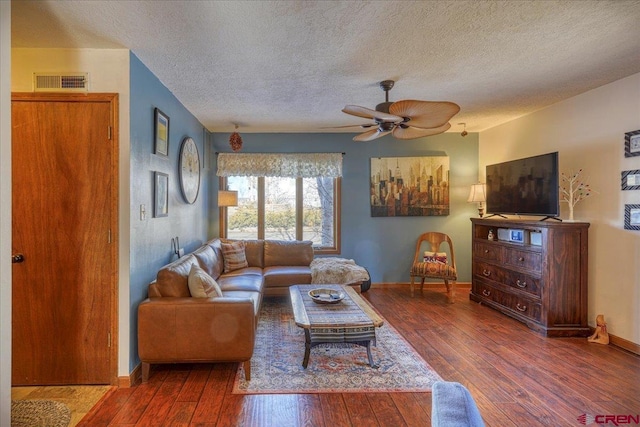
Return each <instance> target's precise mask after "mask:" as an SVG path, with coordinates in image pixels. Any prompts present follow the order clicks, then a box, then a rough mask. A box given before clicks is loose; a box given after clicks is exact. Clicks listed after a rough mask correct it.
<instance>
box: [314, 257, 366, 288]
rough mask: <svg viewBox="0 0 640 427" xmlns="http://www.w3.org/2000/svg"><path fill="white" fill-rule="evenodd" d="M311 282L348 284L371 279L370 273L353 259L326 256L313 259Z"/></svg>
mask: <svg viewBox="0 0 640 427" xmlns="http://www.w3.org/2000/svg"><path fill="white" fill-rule="evenodd" d="M310 267H311V283H323V284H337V285H346V284H352V283H360V282H365V281H367V280H369V273H367V270H366V269H365V268H364V267H361V266H359V265H358V264H356V262H355V261H354V260H352V259H346V258H336V257H326V258H315V259H314V260H313V261H311V265H310Z"/></svg>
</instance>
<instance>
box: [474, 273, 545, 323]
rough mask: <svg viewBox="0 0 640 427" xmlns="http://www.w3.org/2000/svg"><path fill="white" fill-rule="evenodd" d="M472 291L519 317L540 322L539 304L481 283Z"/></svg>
mask: <svg viewBox="0 0 640 427" xmlns="http://www.w3.org/2000/svg"><path fill="white" fill-rule="evenodd" d="M474 291H475V292H477V294H478V296H479V297H482V298H483V299H487V300H490V301H493V302H495V303H498V304H500V305H501V306H503V307H506V308H508V309H510V310H511V311H513V312H515V313H518V314H519V315H522V316H525V317H527V318H529V319H532V320H535V321H536V322H539V321H540V317H541V316H540V313H541V311H542V310H541V304H540V303H539V302H536V301H533V300H530V299H528V298H524V297H521V296H519V295H514V294H510V293H508V292H503V291H501V290H500V289H497V288H494V287H493V286H490V285H488V284H486V283H481V282H479V283H476V284H475V289H474Z"/></svg>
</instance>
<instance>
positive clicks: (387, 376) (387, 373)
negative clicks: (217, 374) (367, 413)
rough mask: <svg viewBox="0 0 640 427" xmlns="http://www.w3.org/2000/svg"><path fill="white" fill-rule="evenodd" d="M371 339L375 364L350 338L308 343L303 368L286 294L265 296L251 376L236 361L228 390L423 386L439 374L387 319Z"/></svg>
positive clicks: (365, 389) (362, 389)
mask: <svg viewBox="0 0 640 427" xmlns="http://www.w3.org/2000/svg"><path fill="white" fill-rule="evenodd" d="M376 341H377V345H376V346H375V347H373V346H372V351H371V352H372V354H373V358H374V361H375V363H377V364H378V368H377V369H374V368H371V367H370V366H369V364H368V359H367V349H366V348H365V347H361V346H357V345H353V344H323V345H319V346H316V347H313V348H312V349H311V356H310V357H309V366H308V367H307V369H304V368H303V367H302V359H303V356H304V331H303V330H302V328H299V327H297V326H296V324H295V322H294V321H293V315H292V313H291V306H290V303H289V301H288V299H287V298H271V297H269V298H265V299H264V301H263V304H262V310H261V313H260V319H259V321H258V332H257V337H256V347H255V350H254V353H253V358H252V359H251V381H245V379H244V373H243V372H242V367H241V366H240V367H239V368H238V372H237V373H236V378H235V383H234V386H233V393H236V394H275V393H348V392H357V393H363V392H367V393H371V392H429V391H431V385H432V384H433V382H434V381H437V380H441V378H440V376H439V375H438V374H437V373H436V372H435V371H434V370H433V368H431V367H430V366H429V364H428V363H427V362H425V361H424V360H423V359H422V358H421V357H420V355H419V354H418V353H417V352H416V351H415V350H414V349H413V347H411V345H410V344H409V343H408V342H407V341H405V339H404V338H402V336H401V335H400V334H399V333H398V331H396V330H395V329H394V328H393V327H392V326H391V325H390V324H389V323H388V322H387V321H385V323H384V325H383V326H382V327H380V328H377V329H376Z"/></svg>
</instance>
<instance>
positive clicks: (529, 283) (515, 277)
mask: <svg viewBox="0 0 640 427" xmlns="http://www.w3.org/2000/svg"><path fill="white" fill-rule="evenodd" d="M473 274H474V275H475V276H476V277H479V278H481V279H483V280H492V281H494V282H498V283H502V284H504V285H507V286H509V287H512V288H514V289H519V290H521V291H523V292H527V293H530V294H531V295H532V296H535V297H538V298H539V297H541V296H542V291H541V288H542V279H538V278H536V277H532V276H529V275H526V274H522V273H520V272H518V271H513V270H509V269H507V268H503V267H499V266H497V265H493V264H487V263H484V262H476V263H474V264H473Z"/></svg>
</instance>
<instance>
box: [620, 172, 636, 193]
mask: <svg viewBox="0 0 640 427" xmlns="http://www.w3.org/2000/svg"><path fill="white" fill-rule="evenodd" d="M620 185H621V187H622V189H623V190H640V170H633V171H622V178H621V184H620Z"/></svg>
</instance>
